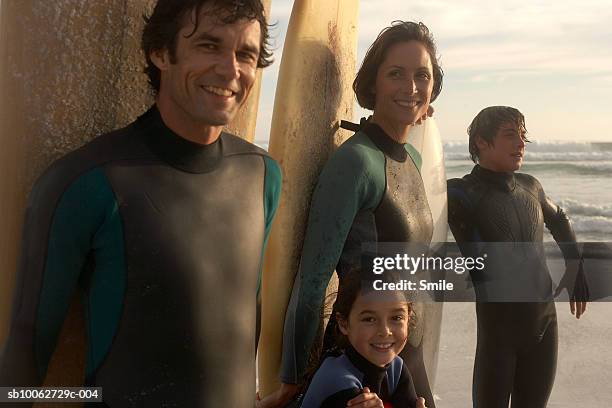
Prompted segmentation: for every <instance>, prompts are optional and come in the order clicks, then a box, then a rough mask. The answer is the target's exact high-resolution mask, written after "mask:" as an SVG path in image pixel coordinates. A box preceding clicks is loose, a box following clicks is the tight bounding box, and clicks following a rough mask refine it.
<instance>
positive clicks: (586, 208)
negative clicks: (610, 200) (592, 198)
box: [559, 199, 612, 219]
mask: <svg viewBox="0 0 612 408" xmlns="http://www.w3.org/2000/svg"><path fill="white" fill-rule="evenodd" d="M559 205H560V206H561V208H563V209H564V210H565V211H566V212H567V213H568V214H569V215H570V216H573V215H579V216H589V217H605V218H610V219H612V205H594V204H585V203H580V202H578V201H576V200H570V199H566V200H561V201H559Z"/></svg>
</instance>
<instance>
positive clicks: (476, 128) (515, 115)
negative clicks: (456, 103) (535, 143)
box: [467, 106, 529, 163]
mask: <svg viewBox="0 0 612 408" xmlns="http://www.w3.org/2000/svg"><path fill="white" fill-rule="evenodd" d="M504 123H516V126H517V127H518V130H519V131H520V132H521V134H523V140H524V141H525V142H529V139H527V136H525V135H526V133H527V128H526V127H525V116H523V114H522V113H521V112H520V111H519V110H518V109H516V108H512V107H510V106H489V107H488V108H484V109H483V110H481V111H480V112H479V113H478V115H476V117H475V118H474V120H472V123H471V124H470V126H469V127H468V130H467V131H468V136H469V149H470V157H471V159H472V161H473V162H474V163H478V153H479V151H478V144H477V143H476V142H477V140H478V138H481V139H482V140H484V141H485V142H487V143H488V144H489V145H492V144H493V140H494V139H495V136H497V131H498V130H499V128H500V126H501V125H503V124H504Z"/></svg>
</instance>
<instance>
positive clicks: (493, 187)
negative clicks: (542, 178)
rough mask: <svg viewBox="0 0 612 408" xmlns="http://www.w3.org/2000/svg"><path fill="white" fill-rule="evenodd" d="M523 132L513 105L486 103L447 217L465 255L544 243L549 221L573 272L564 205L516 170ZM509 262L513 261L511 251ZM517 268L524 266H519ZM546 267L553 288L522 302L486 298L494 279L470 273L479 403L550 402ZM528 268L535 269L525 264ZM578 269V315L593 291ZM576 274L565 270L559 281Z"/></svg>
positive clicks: (552, 365) (574, 305)
mask: <svg viewBox="0 0 612 408" xmlns="http://www.w3.org/2000/svg"><path fill="white" fill-rule="evenodd" d="M526 132H527V131H526V128H525V118H524V116H523V114H521V112H519V111H518V110H517V109H514V108H511V107H506V106H492V107H488V108H485V109H483V110H482V111H481V112H480V113H479V114H478V115H477V116H476V118H474V120H473V121H472V124H471V125H470V127H469V128H468V133H469V149H470V154H471V157H472V160H473V161H474V162H475V163H477V164H476V166H474V168H473V170H472V172H471V173H470V174H468V175H466V176H464V177H463V178H461V179H451V180H449V181H448V203H449V204H448V205H449V213H448V216H449V224H450V227H451V230H452V232H453V235H454V236H455V239H456V240H457V243H458V244H459V246H460V248H461V249H462V252H464V255H467V254H465V252H469V248H473V247H474V246H473V245H472V243H475V242H496V243H500V242H519V243H523V244H521V245H522V246H530V245H531V244H524V243H535V244H533V245H531V246H534V247H535V246H537V245H538V244H540V245H541V243H542V239H543V227H544V224H545V225H546V227H547V228H548V229H549V230H550V232H551V234H552V236H553V238H554V239H555V241H557V243H563V244H562V245H560V247H561V250H562V252H563V255H564V258H565V260H566V263H567V265H568V267H569V268H568V271H570V270H571V269H572V268H576V267H579V268H581V263H580V261H579V259H580V252H579V249H578V247H577V245H576V244H575V243H576V238H575V235H574V232H573V230H572V227H571V224H570V221H569V219H568V218H567V216H566V215H565V213H564V212H563V210H562V209H561V208H559V207H558V206H557V205H555V204H554V203H553V202H552V201H551V200H550V199H549V198H548V197H546V195H545V194H544V190H543V189H542V186H541V185H540V183H539V182H538V180H536V179H535V178H534V177H532V176H530V175H528V174H522V173H515V172H516V171H517V170H519V169H520V167H521V164H522V162H523V155H524V153H525V142H527V141H528V140H527V138H526V136H525V135H526ZM471 245H472V246H471ZM495 245H498V244H495ZM499 245H505V244H499ZM504 262H514V261H513V260H512V259H511V257H508V259H505V260H503V262H502V263H504ZM517 262H520V261H517ZM538 264H539V265H542V263H541V262H538ZM512 270H513V272H515V273H520V271H518V270H517V268H514V269H512ZM544 270H545V271H546V274H545V275H546V276H545V278H544V279H543V280H542V282H544V283H547V291H548V294H547V295H546V294H545V296H544V298H543V299H539V300H540V301H537V300H536V301H532V302H521V303H517V302H516V301H514V302H512V301H508V300H512V299H505V300H506V302H504V303H501V302H490V303H486V302H483V299H482V297H481V296H480V295H481V294H482V293H484V290H483V289H480V292H479V288H484V287H485V286H486V284H488V283H490V282H484V283H483V282H482V281H481V282H478V280H477V279H475V275H474V274H473V275H472V279H473V280H474V281H475V282H474V283H475V290H476V295H477V300H478V303H477V304H476V314H477V326H478V336H477V338H478V340H477V347H476V357H475V362H474V378H473V388H472V397H473V404H474V407H475V408H507V407H508V401H509V397H510V395H512V407H513V408H518V407H521V408H525V407H533V408H542V407H545V406H546V403H547V401H548V397H549V395H550V392H551V390H552V387H553V382H554V377H555V370H556V362H557V317H556V311H555V304H554V302H553V301H552V298H553V297H552V289H551V285H552V282H551V281H550V277H549V275H548V271H547V269H544ZM574 271H575V269H574ZM492 272H495V271H492ZM527 272H529V273H532V272H533V271H532V270H531V269H530V268H527ZM573 276H574V277H576V276H577V277H578V278H576V279H575V281H574V282H575V283H576V285H574V284H571V285H567V288H568V292H570V308H571V313H572V314H575V316H576V318H580V316H581V315H582V314H583V313H584V312H585V309H586V302H585V301H584V300H586V296H588V295H587V290H586V285H585V284H584V281H583V280H581V278H582V277H583V275H582V271H581V270H580V271H579V272H578V274H577V275H576V273H575V272H574V275H573ZM571 277H572V274H571V273H566V275H565V277H564V280H563V281H562V285H565V282H567V281H568V280H569V279H571ZM506 278H508V277H506ZM493 279H495V278H493ZM512 279H515V276H510V280H508V282H510V281H511V280H512ZM533 279H537V277H535V276H534V277H533ZM493 283H495V282H493ZM481 284H482V286H479V285H481ZM531 284H537V283H534V282H531V283H529V284H527V285H525V289H528V288H527V286H531ZM542 287H544V288H546V285H544V286H542ZM560 287H561V285H560ZM505 288H506V287H505V286H504V290H505ZM559 291H560V288H558V289H557V293H558V292H559ZM517 295H518V296H519V297H520V294H519V293H516V292H515V293H512V294H510V296H517ZM484 300H485V301H486V300H487V299H484ZM488 300H495V299H492V298H491V297H489V298H488Z"/></svg>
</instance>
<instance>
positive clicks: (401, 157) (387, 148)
mask: <svg viewBox="0 0 612 408" xmlns="http://www.w3.org/2000/svg"><path fill="white" fill-rule="evenodd" d="M362 130H363V131H364V132H365V134H366V135H368V137H369V138H370V140H372V142H374V144H375V145H376V147H378V148H379V149H380V150H382V152H383V153H385V154H386V155H387V156H389V157H390V158H392V159H393V160H395V161H398V162H400V163H403V162H405V161H406V159H407V158H408V152H407V151H406V144H405V143H398V142H396V141H395V140H393V139H392V138H391V136H389V135H388V134H387V133H386V132H385V131H384V130H383V129H382V128H381V127H380V126H378V125H377V124H376V123H372V122H367V123H366V124H365V126H363V128H362Z"/></svg>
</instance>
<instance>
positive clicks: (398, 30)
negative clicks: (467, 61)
mask: <svg viewBox="0 0 612 408" xmlns="http://www.w3.org/2000/svg"><path fill="white" fill-rule="evenodd" d="M408 41H418V42H420V43H421V44H423V46H424V47H425V49H426V50H427V53H428V54H429V58H430V59H431V65H432V67H433V80H434V85H433V90H432V92H431V102H433V101H435V100H436V98H437V97H438V95H439V94H440V92H441V91H442V78H443V77H444V72H443V71H442V67H440V64H439V63H438V57H437V55H436V43H435V42H434V39H433V36H432V35H431V33H430V32H429V29H428V28H427V26H426V25H425V24H423V23H414V22H412V21H399V20H398V21H393V22H392V23H391V26H390V27H387V28H385V29H384V30H382V31H381V32H380V34H378V37H377V38H376V40H375V41H374V43H372V45H370V48H369V49H368V52H367V53H366V56H365V58H364V59H363V63H362V64H361V68H359V72H357V77H356V78H355V81H354V82H353V91H355V95H356V96H357V102H359V105H360V106H361V107H362V108H365V109H369V110H374V105H375V103H376V95H375V94H374V91H373V89H374V88H375V86H376V75H377V73H378V68H380V65H381V64H382V63H383V61H384V60H385V58H386V56H387V52H388V51H389V48H391V47H392V46H393V45H395V44H397V43H401V42H408Z"/></svg>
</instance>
